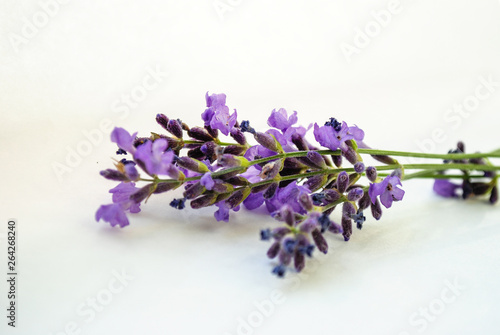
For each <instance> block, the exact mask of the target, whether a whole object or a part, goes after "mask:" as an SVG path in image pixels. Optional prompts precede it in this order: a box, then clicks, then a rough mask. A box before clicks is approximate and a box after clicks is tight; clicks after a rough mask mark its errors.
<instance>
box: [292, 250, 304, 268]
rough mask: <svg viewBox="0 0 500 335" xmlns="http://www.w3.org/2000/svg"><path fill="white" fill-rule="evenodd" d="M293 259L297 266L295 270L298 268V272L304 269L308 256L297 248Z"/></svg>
mask: <svg viewBox="0 0 500 335" xmlns="http://www.w3.org/2000/svg"><path fill="white" fill-rule="evenodd" d="M293 261H294V262H293V265H294V267H295V270H297V272H300V271H302V269H303V268H304V266H305V265H306V258H305V257H304V254H303V253H302V252H300V251H299V250H295V253H294V255H293Z"/></svg>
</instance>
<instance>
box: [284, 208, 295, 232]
mask: <svg viewBox="0 0 500 335" xmlns="http://www.w3.org/2000/svg"><path fill="white" fill-rule="evenodd" d="M280 217H281V219H282V220H283V221H285V223H286V224H287V225H289V226H290V227H293V226H294V225H295V214H294V213H293V209H292V207H290V205H283V206H282V207H281V209H280Z"/></svg>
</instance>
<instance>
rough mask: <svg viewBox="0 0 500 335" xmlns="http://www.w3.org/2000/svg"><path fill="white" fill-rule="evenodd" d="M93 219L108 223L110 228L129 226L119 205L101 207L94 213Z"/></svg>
mask: <svg viewBox="0 0 500 335" xmlns="http://www.w3.org/2000/svg"><path fill="white" fill-rule="evenodd" d="M95 219H96V221H99V220H101V219H103V220H104V221H105V222H109V223H110V224H111V226H112V227H114V226H116V225H119V226H120V227H122V228H123V227H125V226H127V225H129V221H128V218H127V215H126V214H125V211H124V210H123V209H122V208H121V206H120V205H119V204H111V205H102V206H101V207H99V209H98V210H97V212H96V213H95Z"/></svg>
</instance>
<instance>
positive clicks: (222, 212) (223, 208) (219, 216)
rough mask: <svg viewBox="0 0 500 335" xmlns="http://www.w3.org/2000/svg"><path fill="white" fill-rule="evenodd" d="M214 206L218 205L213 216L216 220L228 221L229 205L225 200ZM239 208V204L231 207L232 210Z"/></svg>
mask: <svg viewBox="0 0 500 335" xmlns="http://www.w3.org/2000/svg"><path fill="white" fill-rule="evenodd" d="M215 206H217V207H219V209H218V210H217V211H215V213H214V216H215V219H216V220H217V221H225V222H229V209H230V208H229V205H228V204H227V203H226V201H219V202H218V203H216V204H215ZM239 210H240V206H236V207H235V208H233V211H235V212H237V211H239Z"/></svg>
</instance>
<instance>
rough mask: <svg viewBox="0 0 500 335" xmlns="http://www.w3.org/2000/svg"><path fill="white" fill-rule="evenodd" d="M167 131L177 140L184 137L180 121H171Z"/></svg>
mask: <svg viewBox="0 0 500 335" xmlns="http://www.w3.org/2000/svg"><path fill="white" fill-rule="evenodd" d="M167 130H168V131H169V132H170V133H171V134H172V135H174V136H175V137H177V138H181V137H182V124H181V122H180V121H179V120H169V121H168V124H167Z"/></svg>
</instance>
